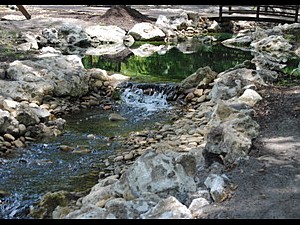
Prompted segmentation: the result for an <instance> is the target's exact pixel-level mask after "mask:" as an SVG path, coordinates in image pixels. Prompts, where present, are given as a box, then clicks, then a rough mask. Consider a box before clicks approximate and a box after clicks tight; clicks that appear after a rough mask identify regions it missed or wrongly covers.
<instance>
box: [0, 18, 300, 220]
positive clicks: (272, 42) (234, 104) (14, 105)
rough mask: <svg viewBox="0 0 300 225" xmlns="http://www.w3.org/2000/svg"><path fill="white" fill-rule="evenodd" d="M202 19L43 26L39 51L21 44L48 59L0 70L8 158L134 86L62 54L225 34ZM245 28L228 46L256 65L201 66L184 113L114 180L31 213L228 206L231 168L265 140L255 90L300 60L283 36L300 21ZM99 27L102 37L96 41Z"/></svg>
mask: <svg viewBox="0 0 300 225" xmlns="http://www.w3.org/2000/svg"><path fill="white" fill-rule="evenodd" d="M191 18H192V19H191ZM199 21H200V22H199ZM203 21H205V20H203V19H202V18H199V17H197V15H193V17H192V16H191V15H187V14H182V15H181V17H178V18H173V19H172V20H171V19H169V18H166V17H163V16H162V17H159V18H158V20H157V22H156V24H145V23H142V24H138V26H137V27H135V28H133V29H132V30H131V31H129V32H128V33H126V32H123V31H122V30H120V29H119V28H117V27H101V26H99V27H94V28H93V29H90V30H89V29H85V30H84V29H81V28H80V27H79V26H74V25H71V26H70V25H64V26H62V27H61V29H58V30H57V28H45V29H44V30H43V31H42V35H41V36H36V37H35V39H32V38H28V39H27V40H28V41H32V40H33V41H34V40H35V41H36V43H37V45H34V44H30V45H23V46H21V47H25V48H27V47H28V46H29V48H31V47H32V46H40V47H41V55H40V56H38V57H37V59H36V60H34V61H30V60H25V61H15V62H12V63H10V64H9V65H4V66H3V67H2V72H1V80H0V86H1V88H0V90H1V101H0V106H1V107H0V113H1V114H0V125H1V126H0V127H1V135H2V137H1V142H0V143H1V149H2V152H3V153H6V152H7V151H9V150H10V149H12V148H13V147H22V146H24V145H25V144H26V141H30V140H32V138H34V137H36V136H38V135H37V134H39V135H44V134H49V135H60V134H61V133H62V132H63V125H64V122H65V121H63V120H62V119H60V118H59V115H61V114H62V113H66V112H72V111H74V110H80V108H82V107H91V106H93V105H99V104H103V105H105V101H107V98H109V97H110V96H111V94H112V92H113V91H114V88H115V87H116V86H117V84H118V83H119V82H122V81H123V80H125V79H127V78H126V77H124V76H122V75H120V74H115V75H107V74H106V71H103V70H99V69H92V70H85V69H84V68H83V66H82V64H81V62H80V58H79V57H78V56H75V55H67V56H66V55H62V54H61V51H58V50H57V49H54V47H57V46H58V47H59V48H60V49H62V51H63V52H64V53H69V54H70V53H72V54H74V52H76V54H80V53H81V52H82V50H83V49H84V48H88V51H97V52H98V53H99V52H101V53H102V54H105V52H108V51H109V50H110V51H111V50H113V51H112V52H120V51H122V50H124V46H127V47H128V46H130V45H131V44H132V42H134V41H135V40H156V39H158V40H162V38H163V40H165V41H168V42H169V41H172V42H175V43H177V42H180V41H183V40H185V41H188V40H191V39H194V38H196V39H197V40H198V41H199V40H204V39H202V37H200V36H198V34H199V32H198V31H200V33H201V32H202V33H206V32H207V31H209V30H214V31H217V30H218V29H219V25H218V24H216V23H215V22H208V21H205V22H207V23H209V26H207V25H206V26H200V25H201V24H202V25H203ZM247 25H248V24H247ZM244 28H245V29H242V30H240V32H239V33H238V34H237V35H236V37H235V38H233V39H230V40H226V41H224V42H223V44H224V45H227V46H230V47H238V48H245V49H248V50H253V51H254V58H253V60H251V62H244V63H243V64H241V65H237V66H236V67H235V68H231V69H229V70H227V71H224V72H221V73H219V74H217V73H216V72H214V71H212V70H211V69H210V68H209V67H204V68H199V69H198V70H197V71H195V73H193V74H191V75H190V76H189V77H188V78H186V79H185V80H183V81H182V82H181V83H180V84H179V87H180V90H181V95H180V96H179V97H178V100H181V102H184V104H185V106H184V107H183V111H182V115H181V116H178V118H176V120H175V121H174V122H173V123H172V124H165V125H161V126H160V127H159V128H158V129H157V130H151V131H144V132H138V133H132V135H131V136H130V137H129V138H128V139H127V140H125V141H124V145H123V150H122V152H120V153H119V155H118V156H116V157H114V158H112V159H110V160H108V167H110V168H112V169H111V170H110V171H111V173H100V174H99V182H98V183H97V184H96V185H95V186H93V187H92V189H91V190H90V192H89V193H88V194H86V195H84V196H81V197H78V195H76V194H74V193H68V192H64V191H59V192H55V193H48V194H46V195H44V196H43V198H42V200H41V202H40V203H39V205H38V206H37V207H32V208H31V210H30V211H31V212H30V215H31V216H32V217H37V218H99V219H101V218H103V219H104V218H124V219H125V218H136V219H144V218H203V217H204V216H203V214H202V210H203V207H205V206H206V205H209V204H212V203H213V202H223V201H226V200H227V199H229V198H230V196H231V194H232V192H234V191H235V189H236V188H237V187H236V185H235V184H234V183H232V181H231V180H230V179H229V178H228V177H227V176H226V169H230V168H231V167H233V166H235V165H237V164H238V163H240V162H241V161H243V160H247V158H248V157H247V154H248V152H249V149H250V147H251V143H252V140H253V139H254V138H255V137H257V136H258V134H259V126H258V124H257V123H256V122H255V121H254V120H253V119H252V115H253V113H254V111H253V109H252V107H253V106H254V105H255V103H256V102H257V101H259V100H260V99H261V98H262V97H261V96H260V95H259V94H258V93H257V92H256V90H257V88H258V87H260V86H267V85H268V83H269V82H272V81H273V80H275V79H276V78H277V76H278V73H277V72H278V69H280V68H283V67H284V62H285V60H286V58H285V57H287V55H288V54H296V55H297V54H298V56H299V46H297V45H295V43H294V42H293V39H292V40H291V41H288V40H287V39H286V38H284V34H285V33H289V34H291V33H293V31H297V32H299V29H300V26H299V24H292V25H283V26H276V27H275V28H272V29H266V30H262V29H259V28H253V27H252V26H251V25H250V27H248V28H247V27H246V26H244ZM98 29H99V32H98V33H97V34H94V33H93V34H91V32H94V31H97V30H98ZM103 29H104V30H106V31H107V29H113V30H112V32H103ZM100 30H101V31H100ZM145 30H147V31H148V32H146V34H144V32H145ZM152 30H153V33H152V32H150V31H152ZM195 30H197V32H196V34H197V35H196V34H195V33H194V31H195ZM113 31H114V32H113ZM203 31H205V32H203ZM103 33H105V34H111V33H114V35H113V36H114V38H115V39H112V38H111V39H109V37H107V36H106V37H103V36H102V35H103ZM207 37H209V36H206V38H205V40H206V41H207V40H208V39H207ZM110 40H114V42H115V44H114V45H113V46H109V48H106V49H105V48H96V50H95V48H94V49H93V48H90V49H89V47H95V45H101V44H104V43H107V42H109V41H110ZM213 41H215V39H214V38H213V37H211V38H209V42H213ZM124 42H125V43H126V45H125V43H124ZM81 44H82V45H81ZM72 46H77V47H78V46H79V48H73V47H72ZM38 48H39V47H38ZM74 49H75V51H74ZM42 51H44V52H42ZM278 55H280V59H278V57H277V56H278ZM106 97H107V98H106ZM74 99H75V100H74ZM74 102H75V103H76V104H74Z"/></svg>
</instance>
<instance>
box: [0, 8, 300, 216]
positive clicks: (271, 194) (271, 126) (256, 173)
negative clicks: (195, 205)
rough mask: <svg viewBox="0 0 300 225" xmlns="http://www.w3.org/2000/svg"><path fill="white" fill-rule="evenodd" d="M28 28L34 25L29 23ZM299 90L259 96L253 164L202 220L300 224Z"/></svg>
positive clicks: (109, 17)
mask: <svg viewBox="0 0 300 225" xmlns="http://www.w3.org/2000/svg"><path fill="white" fill-rule="evenodd" d="M64 7H67V6H64ZM28 9H30V13H31V14H32V15H33V16H35V17H37V16H42V17H43V18H47V17H51V16H52V17H53V16H55V17H60V18H66V19H71V18H73V19H74V18H75V19H79V20H82V21H83V22H84V21H85V22H87V23H89V24H90V23H102V24H105V25H109V24H110V25H117V26H119V27H121V28H123V29H125V30H128V29H130V28H131V27H132V26H133V25H134V24H135V23H137V22H141V21H147V20H148V19H149V20H151V18H147V17H144V14H143V15H142V14H134V15H135V16H137V17H138V19H134V18H133V17H132V15H130V14H129V13H124V12H123V11H110V12H109V13H108V14H105V12H106V11H107V9H109V8H107V7H82V8H81V9H80V8H79V9H78V8H67V10H63V9H61V8H58V9H57V8H56V7H50V6H49V7H47V6H45V5H44V6H42V7H40V8H39V7H37V8H34V7H29V8H28ZM8 12H9V14H13V15H16V16H19V17H18V18H21V17H22V14H21V12H18V11H13V10H0V18H2V17H3V16H5V15H7V14H8ZM144 12H147V11H144ZM149 12H150V11H149ZM134 13H136V12H134ZM22 19H23V20H24V18H21V20H22ZM3 22H6V27H7V28H8V29H9V28H10V27H11V28H13V29H20V30H21V29H22V27H21V26H19V25H20V22H16V23H14V27H13V26H12V25H11V23H10V22H9V21H0V24H1V23H3ZM25 23H26V24H27V25H28V24H30V23H29V21H26V20H25V21H24V24H25ZM16 24H19V25H16ZM2 25H3V26H4V25H5V24H2ZM3 26H2V27H3ZM28 26H29V27H30V25H28ZM37 26H38V25H37ZM37 26H36V27H33V26H32V28H31V29H36V28H37ZM41 26H42V25H41ZM23 28H24V26H23ZM25 28H26V27H25ZM27 28H28V27H27ZM27 28H26V29H27ZM2 41H3V40H2ZM7 60H9V61H10V60H11V59H7V58H3V57H0V62H3V61H7ZM299 84H300V82H299V81H298V86H293V87H280V86H276V85H270V86H269V87H267V88H262V89H260V90H258V92H259V94H260V95H261V96H262V97H263V100H261V101H260V102H259V103H258V104H257V105H256V106H255V108H254V109H255V112H256V113H255V115H254V119H255V120H256V121H257V122H258V123H259V125H260V127H261V129H260V135H259V137H257V138H256V139H255V140H254V141H253V146H252V148H251V151H250V153H249V160H246V161H243V162H242V163H241V164H240V165H239V166H237V167H235V168H233V169H231V170H229V171H226V175H227V176H228V177H229V178H230V179H231V181H232V182H233V183H234V184H235V185H237V189H236V190H235V191H234V192H233V193H232V196H231V198H230V199H228V200H226V201H224V202H222V203H218V204H211V205H209V206H207V207H204V218H208V219H221V218H243V219H266V218H269V219H279V218H280V219H285V218H288V219H291V218H300V85H299Z"/></svg>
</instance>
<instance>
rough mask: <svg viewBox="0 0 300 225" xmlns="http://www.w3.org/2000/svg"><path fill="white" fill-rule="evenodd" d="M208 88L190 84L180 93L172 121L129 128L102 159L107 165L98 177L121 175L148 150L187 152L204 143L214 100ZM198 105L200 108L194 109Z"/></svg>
mask: <svg viewBox="0 0 300 225" xmlns="http://www.w3.org/2000/svg"><path fill="white" fill-rule="evenodd" d="M210 90H211V88H207V89H202V88H199V89H198V88H193V89H191V90H189V91H190V92H188V93H182V94H181V95H180V96H179V97H178V99H177V102H176V103H178V107H180V108H181V109H178V110H175V114H176V115H174V118H173V119H174V120H175V122H174V123H172V124H161V123H156V124H155V125H156V126H155V129H152V130H144V131H137V132H131V133H130V134H129V135H128V137H127V138H126V139H123V140H121V141H122V148H121V149H120V150H116V153H115V154H112V155H110V156H109V157H108V158H107V159H105V160H103V161H102V163H104V165H105V166H106V167H105V168H104V169H103V170H102V171H101V172H100V173H99V178H100V179H103V178H105V177H109V176H115V175H116V176H118V177H120V176H121V175H122V174H123V173H124V172H125V171H126V170H127V169H128V167H129V166H130V165H131V164H133V163H134V161H135V160H136V159H137V158H138V157H139V156H141V155H143V154H144V153H145V152H146V151H148V150H155V151H157V152H160V151H167V150H172V151H174V149H176V150H177V151H178V152H189V151H190V150H192V149H196V148H203V147H204V146H205V138H204V137H205V135H206V130H207V129H206V124H207V122H208V121H209V117H208V116H206V115H205V113H204V112H206V111H207V112H209V111H210V110H211V109H212V108H213V106H214V104H213V103H211V102H210V101H209V100H210V97H209V95H208V94H209V92H210ZM199 107H201V109H202V110H197V109H198V108H199Z"/></svg>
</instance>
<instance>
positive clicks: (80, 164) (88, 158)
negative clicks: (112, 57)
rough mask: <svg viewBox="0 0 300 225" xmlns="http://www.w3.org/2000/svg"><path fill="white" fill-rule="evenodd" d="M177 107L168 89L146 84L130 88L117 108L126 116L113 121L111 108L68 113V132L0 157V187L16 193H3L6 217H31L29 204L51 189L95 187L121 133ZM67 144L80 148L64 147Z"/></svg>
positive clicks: (1, 213)
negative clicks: (147, 90)
mask: <svg viewBox="0 0 300 225" xmlns="http://www.w3.org/2000/svg"><path fill="white" fill-rule="evenodd" d="M171 108H172V106H171V104H169V103H168V102H167V100H166V96H165V95H164V94H163V93H162V92H160V93H159V92H154V93H153V94H152V95H145V94H144V93H143V90H142V89H139V88H135V90H134V91H131V89H130V88H125V89H124V91H123V93H122V94H121V101H120V103H119V106H118V112H117V113H118V114H120V115H121V116H123V117H125V118H126V120H122V121H110V120H109V119H108V117H109V114H110V113H111V112H110V111H104V110H102V109H100V108H93V109H84V110H82V111H80V112H79V113H73V114H72V115H68V116H66V117H65V118H64V119H66V121H67V126H66V133H65V134H64V135H63V136H60V137H57V138H53V139H52V140H51V139H50V140H47V141H45V140H44V141H43V142H42V143H33V144H31V145H30V146H29V147H27V148H26V149H20V150H19V151H18V153H17V154H16V155H14V156H11V157H10V158H6V159H4V158H2V159H0V160H1V161H0V174H1V177H0V182H1V186H0V190H2V191H3V190H4V191H6V192H9V193H10V194H9V195H7V196H2V198H1V202H0V218H5V219H9V218H27V216H26V214H28V210H29V206H30V205H32V204H33V203H34V202H37V201H38V200H39V199H40V197H41V196H42V195H43V194H45V193H46V192H54V191H59V190H66V191H77V192H79V191H85V190H87V189H88V188H91V187H92V186H93V185H95V184H96V183H97V180H98V178H99V177H98V174H99V171H100V170H101V168H104V163H103V160H105V159H107V158H108V157H109V156H110V155H112V154H114V153H115V151H116V150H117V149H119V148H120V146H121V144H120V142H119V141H118V140H120V139H118V137H122V136H126V135H127V134H128V133H129V132H131V131H138V130H144V129H147V128H148V129H150V128H153V127H154V125H155V123H156V122H160V123H162V122H167V121H168V120H169V118H170V117H169V114H168V112H170V109H171ZM91 135H92V138H90V136H91ZM112 138H113V140H112ZM61 145H67V146H70V147H72V148H73V149H74V151H73V152H64V151H61V150H60V146H61ZM86 150H87V152H86ZM75 152H77V153H75ZM0 197H1V196H0Z"/></svg>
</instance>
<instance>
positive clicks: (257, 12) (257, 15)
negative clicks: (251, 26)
mask: <svg viewBox="0 0 300 225" xmlns="http://www.w3.org/2000/svg"><path fill="white" fill-rule="evenodd" d="M259 9H260V7H259V5H258V6H257V8H256V20H257V21H259Z"/></svg>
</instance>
